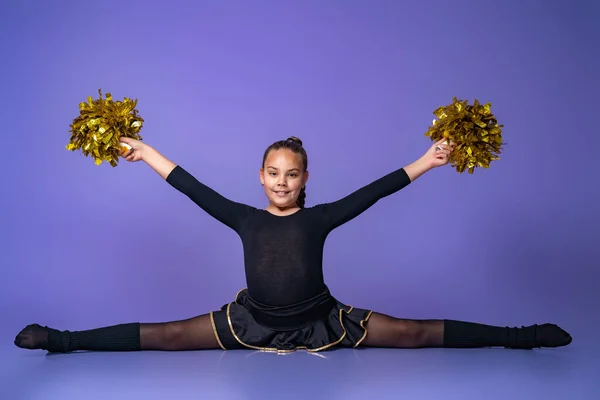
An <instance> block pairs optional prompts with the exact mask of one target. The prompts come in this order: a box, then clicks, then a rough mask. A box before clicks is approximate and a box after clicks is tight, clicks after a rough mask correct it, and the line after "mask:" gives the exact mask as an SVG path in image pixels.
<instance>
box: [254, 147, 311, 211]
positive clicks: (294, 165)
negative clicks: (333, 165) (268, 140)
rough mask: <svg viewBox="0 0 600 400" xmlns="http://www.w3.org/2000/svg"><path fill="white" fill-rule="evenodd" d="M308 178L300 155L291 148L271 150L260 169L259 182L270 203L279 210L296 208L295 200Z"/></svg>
mask: <svg viewBox="0 0 600 400" xmlns="http://www.w3.org/2000/svg"><path fill="white" fill-rule="evenodd" d="M307 180H308V171H304V165H302V160H301V158H300V156H299V155H298V154H296V153H294V152H293V151H291V150H287V149H279V150H273V151H271V152H270V153H269V154H268V156H267V159H266V160H265V165H264V168H261V169H260V182H261V183H262V185H263V186H264V187H265V193H266V195H267V198H268V199H269V201H270V202H271V205H272V206H274V207H277V208H278V209H280V210H285V209H289V208H293V209H294V208H297V207H298V206H297V205H296V200H297V199H298V196H299V195H300V190H301V189H302V187H303V186H304V185H305V184H306V181H307Z"/></svg>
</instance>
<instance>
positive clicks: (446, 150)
mask: <svg viewBox="0 0 600 400" xmlns="http://www.w3.org/2000/svg"><path fill="white" fill-rule="evenodd" d="M447 140H448V139H441V140H439V141H438V142H436V143H434V144H433V145H432V146H431V147H430V148H429V150H427V153H425V157H426V158H427V159H428V161H429V162H430V163H431V166H432V167H433V168H435V167H441V166H442V165H446V164H448V162H450V153H452V151H453V150H454V149H455V148H456V143H452V144H450V145H448V144H444V142H445V141H447Z"/></svg>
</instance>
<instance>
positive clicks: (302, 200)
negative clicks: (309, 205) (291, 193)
mask: <svg viewBox="0 0 600 400" xmlns="http://www.w3.org/2000/svg"><path fill="white" fill-rule="evenodd" d="M304 203H306V186H303V187H302V189H301V190H300V195H298V200H296V204H297V205H298V207H300V208H304Z"/></svg>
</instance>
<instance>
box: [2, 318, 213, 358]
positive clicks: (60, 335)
mask: <svg viewBox="0 0 600 400" xmlns="http://www.w3.org/2000/svg"><path fill="white" fill-rule="evenodd" d="M14 343H15V345H16V346H18V347H20V348H23V349H41V350H47V351H50V352H54V353H68V352H72V351H77V350H91V351H139V350H167V351H176V350H207V349H218V348H220V346H219V343H218V342H217V339H216V337H215V334H214V331H213V325H212V321H211V315H210V314H204V315H200V316H198V317H194V318H190V319H186V320H180V321H172V322H162V323H137V322H136V323H128V324H120V325H113V326H107V327H104V328H97V329H90V330H85V331H73V332H70V331H68V330H67V331H58V330H56V329H52V328H48V327H42V326H40V325H38V324H33V325H28V326H27V327H25V328H24V329H23V330H22V331H21V332H19V334H18V335H17V336H16V338H15V342H14Z"/></svg>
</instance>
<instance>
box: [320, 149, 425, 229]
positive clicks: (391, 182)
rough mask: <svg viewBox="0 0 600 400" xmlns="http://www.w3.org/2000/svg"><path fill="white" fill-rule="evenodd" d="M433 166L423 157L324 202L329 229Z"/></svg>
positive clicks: (412, 180)
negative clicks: (345, 194) (337, 198)
mask: <svg viewBox="0 0 600 400" xmlns="http://www.w3.org/2000/svg"><path fill="white" fill-rule="evenodd" d="M431 168H433V166H432V165H431V164H430V163H429V162H428V161H427V159H425V158H421V159H418V160H417V161H415V162H413V163H411V164H409V165H407V166H405V167H403V168H400V169H398V170H396V171H394V172H391V173H389V174H387V175H385V176H383V177H381V178H379V179H377V180H376V181H374V182H372V183H370V184H368V185H366V186H364V187H362V188H360V189H358V190H356V191H354V192H353V193H351V194H349V195H348V196H346V197H344V198H342V199H340V200H337V201H334V202H332V203H327V204H322V205H321V208H322V211H323V218H324V220H325V222H326V224H327V228H328V229H327V230H328V231H331V230H333V229H335V228H337V227H338V226H340V225H342V224H344V223H346V222H348V221H350V220H352V219H353V218H355V217H357V216H358V215H360V214H361V213H363V212H365V211H366V210H367V209H369V208H370V207H371V206H372V205H374V204H375V203H377V201H379V200H380V199H382V198H384V197H387V196H389V195H391V194H394V193H396V192H398V191H399V190H401V189H403V188H405V187H406V186H408V185H409V184H410V183H412V182H414V181H415V180H416V179H417V178H419V177H420V176H421V175H423V174H424V173H426V172H427V171H429V170H430V169H431Z"/></svg>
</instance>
